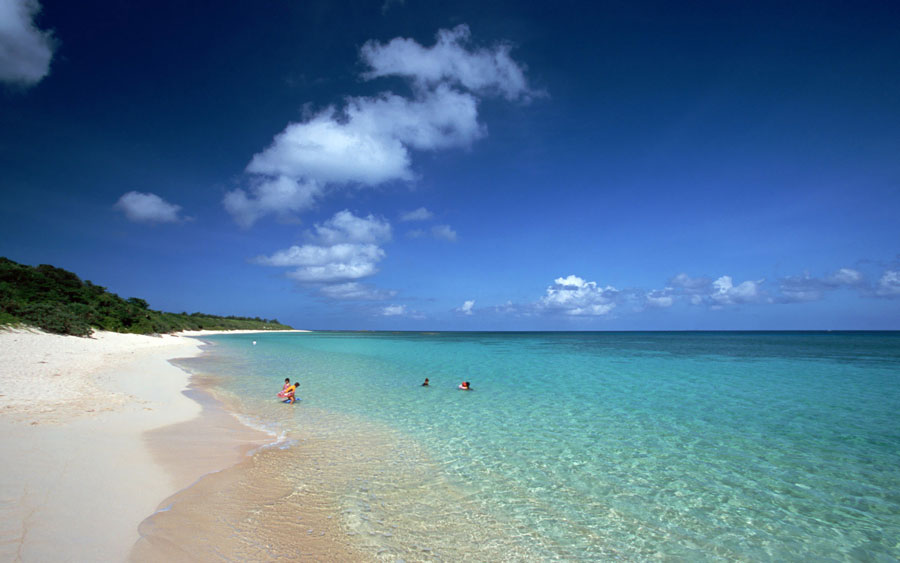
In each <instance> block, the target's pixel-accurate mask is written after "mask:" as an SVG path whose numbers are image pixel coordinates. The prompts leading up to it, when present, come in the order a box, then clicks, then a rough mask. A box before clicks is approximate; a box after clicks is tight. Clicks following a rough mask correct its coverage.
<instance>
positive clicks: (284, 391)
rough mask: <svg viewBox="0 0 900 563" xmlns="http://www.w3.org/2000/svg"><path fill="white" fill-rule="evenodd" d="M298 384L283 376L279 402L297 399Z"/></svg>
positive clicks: (466, 388) (466, 386) (465, 383)
mask: <svg viewBox="0 0 900 563" xmlns="http://www.w3.org/2000/svg"><path fill="white" fill-rule="evenodd" d="M429 383H430V382H429V381H428V378H427V377H426V378H425V383H423V384H422V387H429ZM299 386H300V382H299V381H295V382H293V383H291V378H290V377H285V378H284V387H282V388H281V391H279V392H278V396H279V397H280V398H282V399H284V400H283V401H281V402H282V403H288V404H291V405H293V404H294V403H296V402H297V401H299V400H300V399H298V398H297V397H296V394H297V387H299ZM457 389H459V390H460V391H471V390H472V385H471V384H470V383H469V382H468V381H463V382H462V383H460V384H459V387H457Z"/></svg>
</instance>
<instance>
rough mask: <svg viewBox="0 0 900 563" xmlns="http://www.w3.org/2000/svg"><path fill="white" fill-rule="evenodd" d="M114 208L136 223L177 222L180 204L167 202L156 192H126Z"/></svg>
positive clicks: (179, 218)
mask: <svg viewBox="0 0 900 563" xmlns="http://www.w3.org/2000/svg"><path fill="white" fill-rule="evenodd" d="M114 207H115V208H116V209H118V210H119V211H122V212H123V213H125V216H126V217H128V218H129V219H130V220H132V221H135V222H138V223H177V222H179V221H181V220H182V219H181V217H179V216H178V212H179V211H181V206H179V205H175V204H173V203H169V202H167V201H165V200H164V199H162V198H161V197H159V196H158V195H156V194H145V193H141V192H134V191H132V192H128V193H126V194H124V195H123V196H122V197H120V198H119V201H117V202H116V204H115V206H114Z"/></svg>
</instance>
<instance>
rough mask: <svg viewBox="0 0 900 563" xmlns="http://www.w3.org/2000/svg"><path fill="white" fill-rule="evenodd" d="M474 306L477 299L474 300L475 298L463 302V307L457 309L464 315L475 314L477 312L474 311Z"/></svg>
mask: <svg viewBox="0 0 900 563" xmlns="http://www.w3.org/2000/svg"><path fill="white" fill-rule="evenodd" d="M474 307H475V301H474V300H468V301H464V302H463V304H462V307H460V308H459V309H457V312H459V313H462V314H463V315H468V316H471V315H474V314H475V313H473V312H472V309H473V308H474Z"/></svg>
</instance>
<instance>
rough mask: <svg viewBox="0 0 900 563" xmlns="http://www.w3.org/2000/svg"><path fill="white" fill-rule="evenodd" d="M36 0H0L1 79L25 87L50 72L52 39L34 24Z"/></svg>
mask: <svg viewBox="0 0 900 563" xmlns="http://www.w3.org/2000/svg"><path fill="white" fill-rule="evenodd" d="M40 11H41V5H40V3H39V2H37V0H0V80H2V81H4V82H12V83H17V84H24V85H33V84H37V83H38V82H40V81H41V79H43V78H44V77H45V76H47V74H48V73H49V72H50V59H51V58H52V57H53V39H52V36H51V34H50V32H48V31H41V30H39V29H38V28H37V27H35V25H34V21H33V20H34V17H35V16H36V15H37V14H38V12H40Z"/></svg>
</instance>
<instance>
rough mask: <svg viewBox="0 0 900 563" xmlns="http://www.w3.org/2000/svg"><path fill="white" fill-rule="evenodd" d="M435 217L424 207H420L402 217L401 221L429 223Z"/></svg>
mask: <svg viewBox="0 0 900 563" xmlns="http://www.w3.org/2000/svg"><path fill="white" fill-rule="evenodd" d="M432 217H434V213H432V212H431V211H428V210H427V209H425V208H424V207H420V208H418V209H416V210H415V211H410V212H409V213H404V214H403V215H402V216H401V217H400V220H401V221H427V220H429V219H431V218H432Z"/></svg>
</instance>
